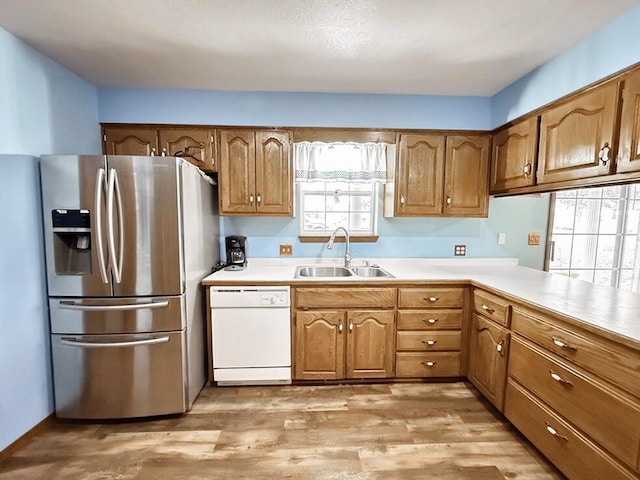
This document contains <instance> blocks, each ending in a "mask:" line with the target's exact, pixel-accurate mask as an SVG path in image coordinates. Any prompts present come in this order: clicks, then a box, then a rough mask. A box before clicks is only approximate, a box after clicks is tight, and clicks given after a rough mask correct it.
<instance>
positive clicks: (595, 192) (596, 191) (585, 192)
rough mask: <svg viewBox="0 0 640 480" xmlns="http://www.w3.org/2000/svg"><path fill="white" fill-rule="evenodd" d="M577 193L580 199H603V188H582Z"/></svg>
mask: <svg viewBox="0 0 640 480" xmlns="http://www.w3.org/2000/svg"><path fill="white" fill-rule="evenodd" d="M577 192H578V198H602V188H581V189H579V190H577Z"/></svg>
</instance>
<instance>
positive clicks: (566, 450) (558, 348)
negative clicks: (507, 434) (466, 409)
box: [504, 307, 640, 478]
mask: <svg viewBox="0 0 640 480" xmlns="http://www.w3.org/2000/svg"><path fill="white" fill-rule="evenodd" d="M512 328H513V338H512V341H511V352H510V358H509V368H508V375H509V377H508V385H507V393H506V397H505V408H504V412H505V415H506V417H507V418H508V419H509V420H510V421H511V422H512V423H513V424H514V425H515V426H516V427H517V428H518V429H520V430H521V431H522V432H523V433H524V434H525V435H526V436H527V437H528V438H529V440H531V441H532V442H533V443H534V444H535V445H536V447H538V448H539V449H540V450H541V451H542V452H543V453H544V454H545V455H546V456H547V457H548V458H549V459H550V460H551V461H552V462H554V463H555V464H556V466H557V467H558V468H559V469H560V470H562V471H563V472H564V473H565V474H566V475H567V476H568V477H569V478H583V477H584V478H586V477H587V476H592V477H594V476H595V477H597V478H638V476H637V472H638V471H639V465H638V458H639V453H640V401H639V400H638V396H637V395H638V393H639V388H640V387H638V385H640V374H639V373H638V372H640V360H639V359H638V356H637V353H634V352H632V351H630V350H627V348H626V347H624V346H622V345H619V344H616V343H614V342H612V341H610V340H607V339H605V338H602V337H600V336H598V335H595V334H593V333H591V332H587V331H583V330H581V329H580V328H577V327H574V326H572V325H568V324H565V323H564V322H562V321H559V320H556V319H555V318H551V317H549V316H547V315H544V314H542V313H540V312H537V311H533V310H529V309H527V308H522V307H517V308H515V309H514V311H513V319H512ZM631 470H633V471H635V472H636V473H633V472H632V471H631Z"/></svg>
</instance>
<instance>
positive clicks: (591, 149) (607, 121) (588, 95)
mask: <svg viewBox="0 0 640 480" xmlns="http://www.w3.org/2000/svg"><path fill="white" fill-rule="evenodd" d="M618 94H619V84H618V82H611V83H608V84H604V85H602V86H599V87H597V88H594V89H592V90H588V91H587V92H585V93H583V94H580V95H578V96H576V97H574V98H573V99H572V100H570V101H568V102H564V103H561V104H559V105H557V106H554V107H552V108H550V109H548V110H546V111H545V112H543V113H542V116H541V120H540V152H539V158H538V178H537V180H538V183H539V184H544V183H553V182H562V181H570V180H576V179H581V178H589V177H596V176H598V175H607V174H609V173H611V171H612V165H613V163H614V162H613V161H612V158H613V156H614V150H615V148H614V147H615V143H614V142H615V140H616V139H615V137H614V135H615V124H616V114H617V105H618Z"/></svg>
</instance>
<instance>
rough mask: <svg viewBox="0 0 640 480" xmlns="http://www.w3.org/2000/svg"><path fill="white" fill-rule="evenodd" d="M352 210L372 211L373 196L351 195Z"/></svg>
mask: <svg viewBox="0 0 640 480" xmlns="http://www.w3.org/2000/svg"><path fill="white" fill-rule="evenodd" d="M351 211H352V212H370V211H371V197H370V196H363V195H358V196H352V197H351Z"/></svg>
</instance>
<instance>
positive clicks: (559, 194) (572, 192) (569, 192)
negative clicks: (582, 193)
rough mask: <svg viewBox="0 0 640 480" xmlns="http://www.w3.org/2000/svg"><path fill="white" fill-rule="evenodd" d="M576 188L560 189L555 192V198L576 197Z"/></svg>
mask: <svg viewBox="0 0 640 480" xmlns="http://www.w3.org/2000/svg"><path fill="white" fill-rule="evenodd" d="M576 196H577V191H576V190H561V191H559V192H556V198H576Z"/></svg>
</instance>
